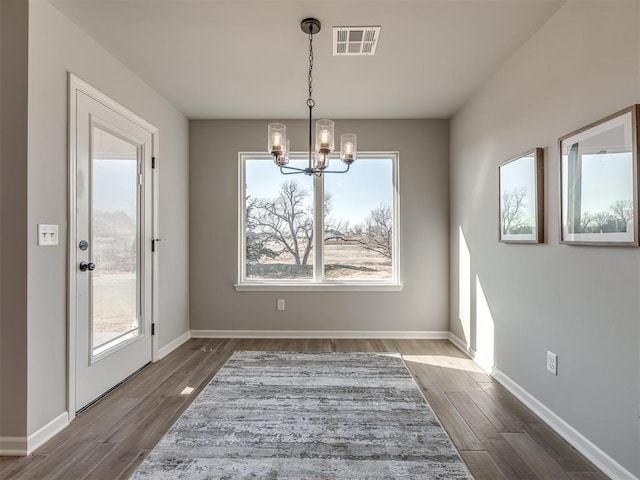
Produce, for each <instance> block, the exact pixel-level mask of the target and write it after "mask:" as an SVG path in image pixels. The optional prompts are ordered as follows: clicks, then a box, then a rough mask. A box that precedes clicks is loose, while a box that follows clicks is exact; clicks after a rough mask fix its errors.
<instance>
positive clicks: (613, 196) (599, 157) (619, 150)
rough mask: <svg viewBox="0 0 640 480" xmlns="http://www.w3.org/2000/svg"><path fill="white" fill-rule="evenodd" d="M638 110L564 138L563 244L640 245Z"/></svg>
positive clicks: (561, 145)
mask: <svg viewBox="0 0 640 480" xmlns="http://www.w3.org/2000/svg"><path fill="white" fill-rule="evenodd" d="M638 107H639V106H638V105H632V106H631V107H628V108H625V109H624V110H621V111H619V112H616V113H614V114H612V115H609V116H608V117H605V118H603V119H602V120H598V121H597V122H594V123H592V124H590V125H587V126H586V127H583V128H581V129H579V130H576V131H575V132H572V133H570V134H568V135H565V136H563V137H561V138H559V139H558V144H559V152H560V243H563V244H568V245H595V246H631V247H637V246H638V113H639V112H640V109H639V108H638Z"/></svg>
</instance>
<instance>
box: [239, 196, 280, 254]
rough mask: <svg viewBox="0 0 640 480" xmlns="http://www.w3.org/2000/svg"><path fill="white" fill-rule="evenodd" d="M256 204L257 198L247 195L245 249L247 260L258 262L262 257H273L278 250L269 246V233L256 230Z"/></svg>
mask: <svg viewBox="0 0 640 480" xmlns="http://www.w3.org/2000/svg"><path fill="white" fill-rule="evenodd" d="M257 206H258V200H257V199H256V198H252V197H251V195H249V196H247V200H246V208H247V214H246V216H245V218H246V231H245V232H246V233H245V235H246V242H245V244H246V249H247V253H246V255H247V262H249V263H258V262H260V260H261V259H262V258H264V257H268V258H275V257H277V256H278V252H276V251H275V250H273V249H271V248H269V239H270V236H269V235H265V234H263V233H262V232H260V231H259V230H258V225H257V224H256V212H255V209H256V207H257Z"/></svg>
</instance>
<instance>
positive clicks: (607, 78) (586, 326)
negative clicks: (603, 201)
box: [450, 2, 640, 476]
mask: <svg viewBox="0 0 640 480" xmlns="http://www.w3.org/2000/svg"><path fill="white" fill-rule="evenodd" d="M638 32H640V4H639V3H637V2H567V3H566V4H565V5H564V6H563V7H562V8H561V9H560V10H559V11H558V12H557V14H556V15H555V16H554V17H552V18H551V19H550V20H549V21H548V22H547V23H546V24H545V25H544V26H543V27H542V28H541V29H540V30H539V31H538V32H537V33H536V34H535V35H534V36H533V37H532V38H531V39H530V40H529V41H528V42H527V43H526V44H525V45H524V46H523V47H522V48H521V49H520V50H519V51H517V52H516V53H515V54H514V56H513V57H512V58H511V59H510V60H509V61H507V62H506V64H504V65H503V67H502V68H501V69H500V70H499V71H497V72H496V73H495V74H494V76H493V77H492V78H491V79H490V81H488V82H487V84H486V85H485V86H484V87H483V88H482V89H481V90H480V91H478V92H477V93H476V94H475V96H474V97H473V99H472V100H471V101H470V102H469V103H468V104H467V105H466V106H465V107H464V108H463V109H462V110H461V111H460V112H458V114H456V115H455V117H454V118H453V120H452V126H451V167H450V168H451V224H450V229H451V230H450V233H451V284H450V285H451V304H450V312H451V330H452V331H453V332H454V333H455V334H456V335H457V336H459V337H460V338H461V339H463V340H465V341H468V342H469V343H470V344H471V347H472V348H475V349H477V350H479V351H480V352H481V353H482V354H483V356H485V357H490V356H491V352H488V351H487V345H486V344H484V345H483V343H485V342H483V341H482V340H478V338H480V337H482V335H483V334H485V333H486V331H487V330H488V331H490V329H486V328H485V329H483V328H477V325H476V323H477V322H480V321H481V319H483V320H485V321H488V322H489V323H490V321H491V320H492V321H493V323H494V328H495V335H494V340H495V365H496V366H497V368H498V369H500V370H501V371H503V372H504V373H505V374H506V375H508V376H509V377H510V378H511V379H513V380H514V381H515V382H517V383H518V384H519V385H520V386H522V387H523V388H524V389H525V390H527V391H528V392H529V393H531V394H532V395H534V396H535V397H536V398H537V399H538V400H540V401H541V402H542V403H544V404H545V405H546V406H547V407H549V408H550V409H551V410H553V411H554V412H555V413H556V414H558V415H559V416H560V417H561V418H563V419H564V420H565V421H567V422H568V423H569V424H570V425H571V426H573V427H574V428H576V429H577V430H578V431H579V432H580V433H582V434H583V435H584V436H586V437H587V438H588V439H590V440H591V441H592V442H594V443H595V444H596V445H597V446H599V447H600V448H601V449H603V450H604V451H605V452H606V453H608V454H609V455H610V456H611V457H613V458H614V459H615V460H617V461H618V462H619V463H620V464H622V465H623V466H624V467H625V468H626V469H628V470H629V471H631V472H633V473H634V474H635V475H636V476H640V464H639V460H638V459H639V458H640V455H639V453H640V440H639V430H640V429H639V426H640V424H639V410H640V407H639V404H640V396H639V392H640V371H639V368H640V352H639V344H640V329H639V324H640V320H639V318H640V304H639V301H638V298H639V297H640V296H639V295H638V292H639V290H640V251H639V250H638V249H637V248H611V247H583V246H566V245H559V244H558V238H559V231H558V230H559V227H558V209H559V205H558V197H559V192H558V190H559V188H558V169H559V160H558V155H559V153H558V148H557V139H558V137H560V136H562V135H564V134H566V133H569V132H571V131H573V130H575V129H577V128H579V127H582V126H584V125H586V124H589V123H591V122H593V121H596V120H598V119H600V118H602V117H605V116H606V115H608V114H610V113H613V112H616V111H618V110H620V109H622V108H624V107H627V106H629V105H631V104H633V103H638V102H639V101H640V77H639V73H638V72H639V68H640V39H639V36H638V35H639V33H638ZM533 147H544V148H545V156H546V160H545V169H546V173H545V182H546V186H547V191H546V210H545V214H546V228H547V230H548V233H547V242H546V243H545V244H543V245H506V244H500V243H498V241H497V232H498V214H497V206H498V193H497V188H498V169H497V165H498V163H500V162H502V161H505V160H507V159H509V158H511V157H513V156H514V155H517V154H519V153H521V152H524V151H526V150H528V149H531V148H533ZM460 230H461V231H462V232H463V235H464V237H465V240H466V246H467V247H468V251H469V256H470V262H466V261H465V260H464V259H465V257H466V254H465V252H464V248H462V249H460V250H462V251H460V250H459V248H458V247H459V243H460V238H459V237H460V236H459V231H460ZM460 260H462V261H460ZM459 282H460V283H459ZM467 306H469V308H470V310H469V311H467ZM483 330H484V331H483ZM489 343H490V342H489ZM547 350H551V351H553V352H555V353H557V354H558V355H559V360H558V365H559V375H558V376H557V377H555V376H553V375H551V374H549V373H547V372H546V370H545V356H546V351H547Z"/></svg>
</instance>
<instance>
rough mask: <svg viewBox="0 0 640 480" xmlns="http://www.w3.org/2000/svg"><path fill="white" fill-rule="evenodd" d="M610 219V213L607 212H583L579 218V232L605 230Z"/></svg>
mask: <svg viewBox="0 0 640 480" xmlns="http://www.w3.org/2000/svg"><path fill="white" fill-rule="evenodd" d="M610 221H611V214H609V213H608V212H598V213H589V212H584V213H583V214H582V217H581V218H580V233H597V232H602V231H605V230H606V229H607V224H608V223H609V222H610Z"/></svg>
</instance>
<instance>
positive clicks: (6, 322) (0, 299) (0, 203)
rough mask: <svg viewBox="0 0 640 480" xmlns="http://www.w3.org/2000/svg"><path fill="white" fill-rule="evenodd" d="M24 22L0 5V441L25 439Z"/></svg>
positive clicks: (20, 11) (23, 12)
mask: <svg viewBox="0 0 640 480" xmlns="http://www.w3.org/2000/svg"><path fill="white" fill-rule="evenodd" d="M28 21H29V4H28V3H27V1H26V0H25V1H16V2H0V68H1V70H0V437H23V436H24V435H25V433H26V418H27V412H26V409H25V405H26V400H27V322H26V319H27V75H28V71H27V59H28V55H27V53H28V51H27V50H28Z"/></svg>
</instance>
